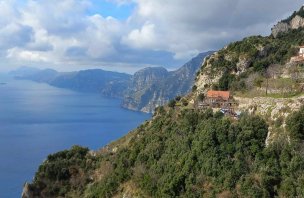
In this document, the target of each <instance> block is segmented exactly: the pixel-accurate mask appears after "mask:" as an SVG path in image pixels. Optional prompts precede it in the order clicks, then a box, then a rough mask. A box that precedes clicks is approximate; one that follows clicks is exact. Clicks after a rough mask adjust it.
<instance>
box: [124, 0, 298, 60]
mask: <svg viewBox="0 0 304 198" xmlns="http://www.w3.org/2000/svg"><path fill="white" fill-rule="evenodd" d="M136 2H137V3H138V7H137V10H136V13H135V14H134V15H133V16H132V17H131V18H130V21H129V23H134V24H137V26H138V27H136V28H134V29H133V30H131V31H130V33H129V36H128V38H129V41H130V42H126V43H127V44H129V45H130V46H131V47H136V46H137V47H139V48H141V47H143V46H150V47H151V49H154V50H156V49H157V50H165V51H170V52H173V53H174V54H175V56H174V57H175V58H176V59H184V58H190V57H191V56H192V55H193V53H194V52H197V51H204V50H208V49H218V48H220V47H222V46H223V45H225V44H227V43H228V42H230V41H233V40H237V39H241V38H243V37H245V36H247V35H254V34H263V35H267V34H270V28H271V26H272V25H273V24H274V22H276V21H278V20H279V19H282V17H283V16H286V15H287V14H286V13H289V14H291V12H292V11H293V10H296V9H299V7H300V5H302V4H301V2H300V1H298V0H292V1H286V0H267V1H264V0H230V1H227V0H199V1H198V0H188V1H185V0H166V1H163V0H136ZM147 21H148V22H149V23H150V24H154V26H153V34H151V37H152V38H153V45H152V44H151V43H150V42H149V43H147V40H148V39H146V38H145V37H143V36H144V35H147V34H143V30H145V28H146V23H147ZM150 32H152V30H150ZM132 41H133V42H132ZM147 44H149V45H147ZM159 46H161V48H160V47H159Z"/></svg>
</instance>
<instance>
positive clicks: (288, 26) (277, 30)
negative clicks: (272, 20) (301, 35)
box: [271, 6, 304, 38]
mask: <svg viewBox="0 0 304 198" xmlns="http://www.w3.org/2000/svg"><path fill="white" fill-rule="evenodd" d="M301 27H304V6H303V7H301V9H300V10H299V11H297V12H294V13H293V15H292V16H290V17H289V18H288V19H285V20H283V21H281V22H279V23H278V24H276V25H275V26H274V27H273V28H272V29H271V31H272V35H273V36H274V37H275V38H276V37H277V36H278V35H279V34H281V33H286V32H287V31H289V30H292V29H299V28H301Z"/></svg>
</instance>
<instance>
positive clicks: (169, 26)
mask: <svg viewBox="0 0 304 198" xmlns="http://www.w3.org/2000/svg"><path fill="white" fill-rule="evenodd" d="M303 2H304V1H303V0H301V1H300V0H267V1H265V0H60V1H59V0H0V71H9V70H13V69H15V68H17V67H20V66H34V67H38V68H53V69H56V70H59V71H74V70H82V69H89V68H101V69H106V70H112V71H120V72H127V73H133V72H135V71H137V70H139V69H141V68H143V67H148V66H163V67H165V68H167V69H169V70H171V69H175V68H178V67H180V66H181V65H182V64H183V63H185V62H187V61H188V60H190V59H191V58H192V57H194V56H196V55H197V54H198V53H200V52H205V51H209V50H218V49H221V48H222V47H224V46H225V45H227V44H229V43H230V42H232V41H236V40H240V39H242V38H244V37H246V36H250V35H269V34H270V30H271V27H272V26H273V25H274V24H275V23H276V22H278V21H280V20H281V19H284V18H286V17H287V16H289V15H291V13H292V12H293V11H295V10H298V9H299V8H300V7H301V5H303Z"/></svg>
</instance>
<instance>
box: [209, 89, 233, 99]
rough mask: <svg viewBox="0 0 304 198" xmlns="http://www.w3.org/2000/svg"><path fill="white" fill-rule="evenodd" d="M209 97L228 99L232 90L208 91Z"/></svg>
mask: <svg viewBox="0 0 304 198" xmlns="http://www.w3.org/2000/svg"><path fill="white" fill-rule="evenodd" d="M207 97H208V98H222V99H224V100H228V99H229V97H230V91H212V90H211V91H208V92H207Z"/></svg>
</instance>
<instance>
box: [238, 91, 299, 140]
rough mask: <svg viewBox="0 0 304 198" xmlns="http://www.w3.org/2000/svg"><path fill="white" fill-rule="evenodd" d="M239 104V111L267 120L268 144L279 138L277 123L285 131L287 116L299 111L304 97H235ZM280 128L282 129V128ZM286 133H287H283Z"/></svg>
mask: <svg viewBox="0 0 304 198" xmlns="http://www.w3.org/2000/svg"><path fill="white" fill-rule="evenodd" d="M234 98H235V100H236V101H237V102H238V104H239V106H238V108H237V109H238V111H242V112H248V113H250V114H255V115H259V116H262V117H263V118H265V120H268V124H269V128H268V131H269V132H268V133H269V134H268V136H267V137H268V138H267V140H266V143H267V144H268V143H269V142H271V140H273V139H274V138H275V137H276V136H279V135H280V133H279V130H278V129H275V126H274V125H276V124H275V123H278V122H281V123H279V124H280V125H281V126H282V127H283V129H284V127H285V120H286V118H287V116H288V115H289V114H290V113H292V112H295V111H298V110H299V109H300V108H301V106H302V105H303V104H304V95H302V96H297V97H293V98H270V97H254V98H243V97H234ZM281 126H280V127H281ZM281 132H282V133H284V132H285V131H284V130H283V131H281Z"/></svg>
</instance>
